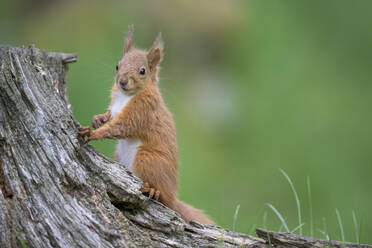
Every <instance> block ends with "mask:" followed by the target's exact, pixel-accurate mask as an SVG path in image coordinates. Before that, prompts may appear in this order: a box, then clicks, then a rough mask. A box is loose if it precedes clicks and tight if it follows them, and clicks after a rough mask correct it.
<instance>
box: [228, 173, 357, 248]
mask: <svg viewBox="0 0 372 248" xmlns="http://www.w3.org/2000/svg"><path fill="white" fill-rule="evenodd" d="M280 172H281V174H282V175H283V176H284V177H285V178H286V180H287V182H288V183H289V185H290V187H291V190H292V192H293V195H294V197H295V200H296V206H297V218H298V219H297V221H298V225H297V226H296V227H294V228H293V229H290V228H289V225H288V223H287V220H286V218H284V217H283V215H282V214H281V213H280V212H279V210H278V209H277V208H276V207H275V206H274V205H273V204H271V203H266V204H265V206H266V207H268V208H269V209H270V210H271V211H272V212H273V213H274V214H275V216H277V218H278V220H279V222H280V226H279V229H278V231H279V232H281V231H282V230H283V229H284V230H285V231H286V232H290V233H295V232H297V231H299V235H308V236H310V237H314V235H315V233H314V229H316V230H317V231H318V232H319V233H320V234H321V235H322V236H323V237H324V239H326V240H328V241H329V247H331V245H332V243H331V241H332V239H331V236H330V234H329V233H328V227H327V221H326V218H325V217H322V221H321V223H322V224H321V228H316V227H315V226H314V216H313V200H312V194H311V182H310V177H307V178H306V179H307V180H306V184H307V194H308V198H307V199H308V206H309V207H308V208H309V223H310V225H309V229H308V230H309V232H308V234H306V233H305V234H304V232H303V227H304V226H305V225H306V223H305V222H303V218H302V216H301V202H300V198H299V197H298V194H297V191H296V188H295V186H294V184H293V182H292V180H291V178H290V177H289V176H288V174H287V173H286V172H285V171H284V170H282V169H280ZM239 210H240V204H239V205H237V206H236V209H235V213H234V218H233V231H235V227H236V221H237V218H238V213H239ZM260 212H261V211H260ZM335 212H336V217H337V222H338V228H339V231H340V237H339V239H340V241H341V242H342V243H344V242H345V232H344V226H343V223H342V217H341V214H340V211H339V210H338V209H337V208H336V209H335ZM352 220H353V224H354V232H355V242H356V243H357V244H358V247H360V244H361V228H362V224H361V222H362V221H361V220H360V221H359V223H358V220H357V216H356V213H355V211H354V210H352ZM262 225H263V228H264V229H268V213H267V211H264V212H263V215H262ZM256 226H257V225H256V224H252V227H251V229H250V230H249V234H252V233H253V231H254V228H255V227H256ZM343 246H344V245H343Z"/></svg>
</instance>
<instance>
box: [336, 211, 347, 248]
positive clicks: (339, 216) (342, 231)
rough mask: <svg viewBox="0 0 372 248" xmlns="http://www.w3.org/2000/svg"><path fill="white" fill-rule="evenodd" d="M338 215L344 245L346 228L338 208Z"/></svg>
mask: <svg viewBox="0 0 372 248" xmlns="http://www.w3.org/2000/svg"><path fill="white" fill-rule="evenodd" d="M336 215H337V221H338V225H339V226H340V232H341V240H342V242H343V243H344V242H345V234H344V227H343V226H342V220H341V215H340V212H339V211H338V209H337V208H336Z"/></svg>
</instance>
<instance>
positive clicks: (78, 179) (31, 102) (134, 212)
mask: <svg viewBox="0 0 372 248" xmlns="http://www.w3.org/2000/svg"><path fill="white" fill-rule="evenodd" d="M75 61H76V55H75V54H63V53H52V52H48V51H43V50H39V49H37V48H35V47H33V46H31V47H27V48H23V47H22V48H20V47H10V46H0V97H1V98H0V247H4V248H6V247H239V246H241V247H268V245H269V242H268V241H267V238H265V236H266V237H269V236H270V235H271V236H270V237H271V240H270V242H271V243H272V244H277V243H275V237H274V236H273V234H274V233H272V232H269V233H268V234H267V235H260V236H261V237H262V238H263V239H261V238H255V237H252V236H249V235H245V234H240V233H233V232H230V231H228V230H224V229H222V228H220V227H216V226H210V225H201V224H199V223H195V222H192V223H190V224H188V223H185V222H184V221H183V220H182V219H181V218H180V216H179V215H178V214H177V213H175V212H174V211H172V210H171V209H169V208H167V207H165V206H163V205H161V204H160V203H158V202H156V201H153V200H149V199H148V198H147V197H146V196H144V195H142V194H141V192H140V191H139V189H140V187H141V185H142V182H141V180H140V179H138V178H137V177H135V176H133V175H132V173H131V172H129V171H127V170H126V168H125V167H124V166H122V165H120V164H118V163H116V162H115V161H113V160H111V159H109V158H106V157H104V156H103V155H102V154H100V153H99V152H97V151H96V150H95V149H93V148H92V147H91V146H90V145H89V144H84V142H83V140H82V139H81V138H79V137H78V135H77V127H78V126H79V123H78V122H77V121H76V119H75V118H74V116H73V113H72V110H71V105H70V104H69V102H68V99H67V96H66V84H67V71H68V63H71V62H75ZM264 232H265V231H264V230H260V231H259V234H260V233H261V234H262V233H264ZM269 234H270V235H269ZM284 235H285V234H284ZM281 238H283V237H281ZM326 242H327V241H326ZM281 247H310V246H296V245H295V244H294V243H288V244H287V245H285V246H281ZM365 247H367V246H365ZM368 247H370V246H368Z"/></svg>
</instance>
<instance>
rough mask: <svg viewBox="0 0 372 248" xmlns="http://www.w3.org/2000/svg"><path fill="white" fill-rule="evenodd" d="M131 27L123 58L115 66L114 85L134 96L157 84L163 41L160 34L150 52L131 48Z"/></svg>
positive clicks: (130, 27)
mask: <svg viewBox="0 0 372 248" xmlns="http://www.w3.org/2000/svg"><path fill="white" fill-rule="evenodd" d="M132 37H133V25H130V26H129V32H128V37H127V40H126V42H125V46H124V55H123V58H122V59H121V60H120V61H119V63H118V65H117V66H116V75H115V83H116V85H117V87H118V89H119V90H122V91H124V93H125V94H127V95H135V94H137V93H138V92H140V91H142V90H144V89H145V88H146V87H147V86H148V85H149V84H154V83H156V82H157V72H158V65H159V63H160V61H161V59H162V53H163V41H162V37H161V33H159V35H158V36H157V38H156V39H155V41H154V43H153V45H152V47H151V48H150V50H148V51H146V50H140V49H137V48H135V47H133V46H132Z"/></svg>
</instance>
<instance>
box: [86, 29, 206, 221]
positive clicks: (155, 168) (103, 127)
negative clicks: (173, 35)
mask: <svg viewBox="0 0 372 248" xmlns="http://www.w3.org/2000/svg"><path fill="white" fill-rule="evenodd" d="M132 37H133V25H131V26H130V27H129V32H128V37H127V39H126V42H125V45H124V56H123V58H122V59H121V60H120V61H119V63H118V65H117V66H116V75H115V83H114V86H113V87H112V93H111V97H112V101H111V105H110V107H109V109H108V111H107V112H106V113H105V114H99V115H95V116H94V117H93V121H92V126H93V128H94V130H91V129H90V128H89V127H87V126H85V127H80V128H79V134H80V136H81V137H83V138H84V139H85V137H88V139H87V140H86V142H88V141H91V140H99V139H104V138H106V139H119V143H118V146H117V149H116V152H115V159H116V161H118V162H119V163H121V164H124V165H125V166H126V167H127V168H128V169H129V170H130V171H132V172H133V173H134V174H135V175H136V176H138V177H139V178H140V179H142V181H143V182H144V184H143V186H142V188H141V191H142V192H143V193H145V194H148V195H149V197H150V198H153V199H155V200H158V201H160V202H161V203H163V204H164V205H166V206H168V207H169V208H171V209H173V210H175V211H176V212H178V213H179V214H180V215H181V217H182V218H183V219H184V220H185V221H186V222H189V221H197V222H199V223H202V224H213V222H212V221H211V220H210V219H209V218H208V217H207V216H206V215H204V214H203V213H202V212H201V211H200V210H198V209H195V208H193V207H192V206H190V205H188V204H186V203H183V202H181V201H179V200H178V199H177V185H178V175H177V167H178V149H177V140H176V130H175V124H174V121H173V118H172V115H171V114H170V112H169V111H168V109H167V107H166V106H165V103H164V101H163V98H162V97H161V95H160V92H159V88H158V71H159V63H160V61H161V59H162V53H163V41H162V37H161V33H159V35H158V36H157V38H156V39H155V42H154V43H153V46H152V47H151V49H150V50H149V51H145V50H140V49H137V48H135V47H133V46H132Z"/></svg>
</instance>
